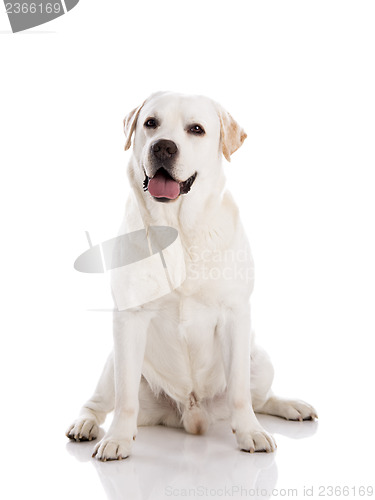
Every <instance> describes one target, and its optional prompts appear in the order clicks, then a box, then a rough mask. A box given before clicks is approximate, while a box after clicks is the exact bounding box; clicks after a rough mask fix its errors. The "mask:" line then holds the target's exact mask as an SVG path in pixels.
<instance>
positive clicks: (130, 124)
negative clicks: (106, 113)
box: [124, 102, 144, 151]
mask: <svg viewBox="0 0 375 500" xmlns="http://www.w3.org/2000/svg"><path fill="white" fill-rule="evenodd" d="M143 104H144V102H143V103H142V104H141V105H140V106H138V108H134V109H133V110H132V111H130V113H128V114H127V115H126V116H125V118H124V133H125V151H127V150H128V149H129V148H130V146H131V145H132V135H133V132H134V130H135V127H136V125H137V120H138V115H139V112H140V111H141V109H142V107H143Z"/></svg>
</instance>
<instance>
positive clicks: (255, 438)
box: [233, 427, 277, 453]
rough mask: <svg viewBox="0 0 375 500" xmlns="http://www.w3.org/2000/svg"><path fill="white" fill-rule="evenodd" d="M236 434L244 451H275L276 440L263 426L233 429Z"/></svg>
mask: <svg viewBox="0 0 375 500" xmlns="http://www.w3.org/2000/svg"><path fill="white" fill-rule="evenodd" d="M233 432H234V433H235V435H236V439H237V443H238V446H239V447H240V449H241V450H242V451H247V452H249V453H254V452H256V451H265V452H266V453H270V452H271V451H275V450H276V448H277V446H276V442H275V440H274V438H273V436H271V434H268V432H266V431H265V430H264V429H263V428H262V427H259V428H255V429H254V430H251V431H239V430H233Z"/></svg>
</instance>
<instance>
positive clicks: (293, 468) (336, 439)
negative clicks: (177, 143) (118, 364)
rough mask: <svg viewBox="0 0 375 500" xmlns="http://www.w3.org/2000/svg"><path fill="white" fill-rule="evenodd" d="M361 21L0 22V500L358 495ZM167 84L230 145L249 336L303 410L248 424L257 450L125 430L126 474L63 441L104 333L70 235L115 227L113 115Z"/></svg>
mask: <svg viewBox="0 0 375 500" xmlns="http://www.w3.org/2000/svg"><path fill="white" fill-rule="evenodd" d="M374 25H375V5H374V3H373V2H371V1H362V0H361V1H354V0H353V1H344V0H340V1H330V0H324V1H318V0H316V1H314V2H307V1H302V0H299V1H245V0H241V1H240V0H232V1H230V2H229V1H227V2H223V1H219V0H216V1H211V0H202V1H200V2H178V1H164V0H158V1H153V2H149V1H137V2H135V1H132V2H130V1H117V2H104V1H102V2H100V1H98V0H90V1H84V0H81V2H80V3H79V4H78V6H77V7H75V8H74V9H73V10H72V11H71V12H70V13H68V14H67V15H65V16H63V17H61V18H60V19H57V20H55V21H52V22H51V23H49V24H46V25H43V26H40V27H38V28H35V29H33V30H30V31H28V32H25V33H19V34H12V33H11V32H10V26H9V22H8V20H7V18H6V16H5V13H4V12H3V9H2V8H1V14H0V31H1V33H0V44H1V80H0V87H1V89H0V90H1V91H0V104H1V109H0V127H1V128H0V138H1V148H0V156H1V182H0V189H1V195H0V205H1V206H0V209H1V236H2V238H1V240H2V245H1V262H2V268H1V279H0V282H1V294H2V296H1V304H2V307H1V310H2V313H1V364H0V368H1V373H2V378H1V380H2V389H1V391H2V405H1V407H2V411H1V419H2V426H1V429H2V441H1V460H3V461H4V465H2V473H3V474H2V475H3V480H2V483H1V486H2V487H3V488H4V489H5V488H7V491H6V493H5V497H6V498H27V496H31V495H32V496H36V495H37V496H38V498H43V499H44V498H56V499H60V498H64V499H65V498H70V499H76V498H91V499H96V498H98V499H100V498H106V496H107V497H109V498H131V499H138V498H139V499H140V498H152V499H154V498H155V499H156V498H168V494H169V492H170V490H167V489H166V488H168V487H170V486H171V485H172V486H173V487H175V488H177V490H176V491H177V492H176V491H175V497H173V498H176V497H178V495H179V496H181V495H182V494H183V493H182V490H181V488H187V487H190V488H194V487H198V486H202V487H207V488H208V487H209V488H211V489H212V488H213V489H215V488H216V489H217V490H216V491H215V490H214V491H211V497H215V496H217V497H219V496H220V497H221V498H231V497H230V496H229V494H228V492H227V493H225V492H220V491H219V488H221V487H227V488H228V487H231V486H232V485H237V486H239V487H241V486H242V487H244V488H248V489H249V488H250V487H255V486H257V487H260V486H262V487H264V488H266V489H268V490H269V491H271V490H272V488H279V489H281V488H286V489H288V488H298V492H299V498H301V497H302V496H303V487H304V486H306V487H311V486H313V487H314V492H313V493H314V498H318V493H319V490H318V488H319V485H332V486H341V487H343V486H349V487H357V488H358V487H359V486H361V485H365V486H367V485H370V484H371V481H372V479H373V478H372V473H373V462H374V458H373V446H374V432H373V415H374V410H375V408H374V396H373V382H374V366H373V365H374V362H373V351H374V347H373V346H374V342H373V338H374V333H375V331H374V330H375V328H374V327H375V311H374V305H375V300H374V299H375V292H374V284H375V265H374V261H375V238H374V215H375V197H374V191H375V186H374V178H375V176H374V168H375V148H374V137H375V135H374V134H375V119H374V116H375V98H374V94H375V92H374V89H375V70H374V60H375V59H374V52H375V30H374ZM164 89H167V90H176V91H182V92H188V93H201V94H206V95H209V96H211V97H213V98H214V99H216V100H218V101H219V102H221V103H222V104H223V105H224V106H225V107H226V108H227V109H228V110H229V111H230V113H231V114H232V115H233V116H234V117H235V118H236V119H237V121H238V122H239V123H240V124H241V125H242V126H243V127H244V128H245V129H246V131H247V133H248V139H247V140H246V141H245V143H244V146H243V147H242V148H241V149H240V150H239V151H238V152H237V153H236V154H235V155H234V157H233V159H232V162H231V164H227V165H226V166H225V168H226V172H227V177H228V184H229V187H230V189H231V190H232V192H233V193H234V195H235V197H236V199H237V201H238V204H239V206H240V209H241V212H242V218H243V221H244V224H245V226H246V229H247V232H248V234H249V237H250V242H251V245H252V249H253V254H254V258H255V266H256V285H255V292H254V296H253V300H252V308H253V315H254V322H255V329H256V332H257V337H258V341H259V343H261V344H263V345H264V346H265V347H266V348H267V350H268V351H269V353H270V354H271V356H272V358H273V361H274V365H275V369H276V380H275V389H276V390H277V391H278V392H279V393H280V394H282V395H286V396H296V397H300V398H303V399H305V400H307V401H309V402H310V403H312V404H314V406H315V407H316V408H317V410H318V413H319V417H320V420H319V423H317V424H315V423H302V424H300V423H291V422H282V421H281V420H278V419H275V418H271V417H269V418H264V419H262V422H263V423H264V425H265V426H266V428H268V429H269V430H271V431H272V432H274V433H275V436H276V440H277V442H278V450H277V452H276V453H275V454H272V455H266V456H265V455H257V456H250V455H247V454H241V453H240V452H239V451H238V450H237V449H236V445H235V440H234V439H233V437H232V436H231V435H230V432H229V427H227V426H226V425H224V426H222V425H221V424H220V425H219V426H217V427H215V428H214V429H212V430H211V431H210V432H209V434H208V435H207V436H205V437H194V436H188V435H186V434H184V433H183V432H182V431H174V430H169V429H161V428H156V429H141V430H140V433H139V436H138V438H137V442H136V445H135V447H134V455H133V456H132V457H131V458H130V459H128V460H126V461H124V462H122V463H107V464H101V463H99V462H97V461H96V460H94V459H91V458H90V453H91V450H92V447H93V443H88V444H74V443H70V444H66V441H67V440H66V438H65V437H64V431H65V428H66V427H67V426H68V424H69V423H70V421H71V420H72V419H73V418H74V417H75V416H76V414H77V412H78V410H79V407H80V406H81V404H82V403H83V402H84V401H85V399H87V397H88V396H89V395H90V394H91V391H92V390H93V388H94V385H95V383H96V379H97V378H98V376H99V374H100V371H101V368H102V365H103V363H104V359H105V357H106V355H107V353H108V351H109V350H110V346H111V341H112V339H111V317H110V314H109V313H107V312H90V311H88V310H87V309H88V305H87V304H88V302H90V301H94V302H95V301H96V305H97V306H98V305H99V306H100V305H102V306H103V307H104V306H106V305H107V301H108V297H109V291H108V292H107V288H106V287H105V286H103V285H105V284H106V283H105V280H103V279H101V278H98V277H97V276H96V277H95V276H86V275H85V276H83V275H80V274H79V273H77V272H76V271H74V269H73V262H74V259H75V258H76V257H77V255H79V254H80V253H81V252H82V251H84V250H85V249H86V248H87V242H86V239H85V235H84V231H85V230H89V231H90V234H91V238H92V240H93V242H94V243H97V242H99V241H102V240H105V239H107V238H109V237H111V236H113V235H115V234H116V232H117V229H118V226H119V224H120V222H121V217H122V214H123V209H124V200H125V197H126V193H127V190H128V188H127V184H126V174H125V166H126V162H127V160H128V158H129V153H124V151H123V145H124V137H123V133H122V119H123V117H124V116H125V114H126V113H127V112H128V111H130V110H131V109H132V108H134V107H135V106H137V105H138V104H139V103H140V102H142V100H143V99H144V98H145V97H146V96H147V95H148V94H150V93H151V92H153V91H157V90H164ZM296 438H300V439H296ZM178 488H179V489H178ZM196 491H198V490H196ZM193 493H194V492H192V491H191V492H190V496H193ZM326 493H327V492H326ZM195 494H196V496H197V495H198V493H197V492H196V493H195ZM281 494H282V492H281V491H280V495H281ZM356 494H357V496H358V490H357V491H356ZM243 496H244V493H243ZM353 497H354V493H353V490H351V498H353ZM248 498H249V496H248ZM252 498H255V497H254V496H253V497H252ZM261 498H262V497H261ZM263 498H264V497H263ZM319 498H320V497H319Z"/></svg>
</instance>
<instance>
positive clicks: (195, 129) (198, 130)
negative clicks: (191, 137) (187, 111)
mask: <svg viewBox="0 0 375 500" xmlns="http://www.w3.org/2000/svg"><path fill="white" fill-rule="evenodd" d="M188 132H189V133H190V134H195V135H203V134H205V131H204V129H203V127H201V126H200V125H198V124H197V123H194V125H191V126H190V127H189V129H188Z"/></svg>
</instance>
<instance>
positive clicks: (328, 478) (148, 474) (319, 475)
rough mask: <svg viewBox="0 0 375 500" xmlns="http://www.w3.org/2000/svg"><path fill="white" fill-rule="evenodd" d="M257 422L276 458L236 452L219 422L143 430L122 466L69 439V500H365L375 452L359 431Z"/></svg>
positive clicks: (340, 425) (328, 424)
mask: <svg viewBox="0 0 375 500" xmlns="http://www.w3.org/2000/svg"><path fill="white" fill-rule="evenodd" d="M259 419H260V421H261V422H262V424H263V425H264V426H265V428H266V429H268V430H269V431H270V432H272V433H273V434H274V435H275V437H276V438H277V443H278V450H277V451H276V453H271V454H265V453H259V454H253V455H250V454H248V453H244V452H241V451H239V450H237V449H236V443H235V439H234V438H233V435H232V433H231V431H230V426H229V425H228V424H227V423H226V422H220V423H218V424H217V425H215V426H214V427H213V428H212V429H210V430H209V432H208V433H207V434H206V435H205V436H192V435H188V434H186V433H185V432H184V431H182V430H176V429H167V428H163V427H154V428H141V429H140V431H139V434H138V437H137V440H136V443H135V446H134V453H133V455H132V456H131V457H130V458H128V459H126V460H124V461H121V462H107V463H102V462H99V461H98V460H96V459H93V458H91V453H92V449H93V447H94V443H92V442H90V443H75V442H68V443H67V444H66V453H65V455H66V456H65V457H61V462H64V466H63V467H62V463H60V465H58V467H60V468H61V470H64V477H65V480H64V483H65V481H68V486H69V491H70V493H69V498H71V499H73V498H74V499H75V498H90V499H93V498H109V499H128V498H129V499H132V500H138V499H142V500H144V499H153V500H157V499H166V498H171V497H172V498H180V497H182V498H184V497H185V498H186V497H187V498H196V497H197V498H224V499H230V498H270V497H272V496H275V497H277V496H281V497H286V498H293V497H295V498H302V497H303V496H309V497H310V498H321V497H322V496H331V495H330V490H329V488H328V487H329V486H333V487H340V488H344V487H347V488H349V489H350V490H349V493H350V494H349V498H354V497H357V496H363V495H361V493H363V491H362V490H359V488H360V487H361V486H365V487H367V486H369V485H370V484H371V478H372V477H371V473H370V471H371V467H372V466H373V463H371V462H373V454H372V452H371V453H370V454H368V455H366V454H367V453H368V448H367V446H366V442H365V440H362V439H359V438H360V435H361V431H360V430H359V428H358V427H357V428H356V429H355V434H354V436H353V435H350V433H349V432H347V431H345V428H346V427H347V424H346V423H345V421H344V420H343V419H342V417H340V420H337V421H335V419H331V420H330V421H326V420H323V421H322V422H287V421H284V420H281V419H278V418H276V417H270V416H260V417H259ZM337 450H341V451H340V453H339V454H337ZM49 467H50V466H49V465H48V462H47V463H46V464H44V465H42V468H44V469H45V470H47V471H48V469H49ZM353 487H354V488H356V490H354V489H353ZM311 488H313V490H311ZM323 488H325V489H323ZM64 490H66V483H65V486H64ZM55 491H56V492H57V493H58V492H59V490H58V489H57V490H55ZM60 493H61V491H60ZM311 493H312V494H311ZM366 493H367V490H366ZM344 495H345V496H348V495H347V494H346V490H342V491H340V490H339V489H336V495H335V494H334V495H333V496H335V497H338V496H344ZM52 496H54V493H53V490H52V491H51V498H52ZM365 496H366V495H365Z"/></svg>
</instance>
